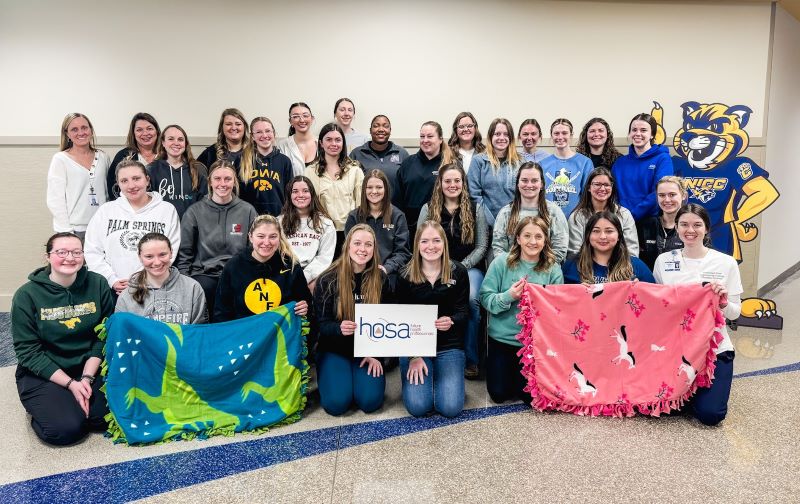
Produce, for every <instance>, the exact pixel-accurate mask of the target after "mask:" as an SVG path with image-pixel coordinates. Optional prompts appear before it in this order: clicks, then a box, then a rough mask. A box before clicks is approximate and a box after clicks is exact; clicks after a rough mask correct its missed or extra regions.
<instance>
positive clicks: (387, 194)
mask: <svg viewBox="0 0 800 504" xmlns="http://www.w3.org/2000/svg"><path fill="white" fill-rule="evenodd" d="M370 179H378V180H380V181H381V183H382V184H383V200H381V216H383V223H384V224H385V225H387V226H388V225H390V224H391V223H392V190H391V188H390V187H389V179H388V178H386V174H385V173H383V172H382V171H380V170H370V171H368V172H367V175H366V177H364V181H363V182H362V183H361V204H360V205H359V206H358V208H357V209H356V220H357V221H358V222H359V223H361V222H367V217H369V216H370V207H369V200H367V183H368V182H369V180H370Z"/></svg>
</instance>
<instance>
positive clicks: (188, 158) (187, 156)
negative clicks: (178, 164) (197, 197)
mask: <svg viewBox="0 0 800 504" xmlns="http://www.w3.org/2000/svg"><path fill="white" fill-rule="evenodd" d="M170 128H175V129H176V130H178V131H180V132H181V135H183V139H184V140H185V141H186V150H185V151H184V152H183V162H184V163H186V164H187V165H189V175H190V176H191V178H192V191H196V190H197V187H198V186H199V185H200V174H199V172H198V170H199V169H200V166H203V163H201V162H199V161H197V160H195V158H194V156H193V155H192V146H191V144H190V143H189V135H187V134H186V130H184V129H183V128H181V127H180V126H178V125H177V124H170V125H169V126H167V127H166V128H164V131H162V132H161V134H160V135H159V136H158V147H157V149H156V159H167V149H165V148H164V139H165V138H166V137H167V130H168V129H170ZM156 129H158V126H157V125H156ZM203 168H205V167H204V166H203ZM209 175H210V174H209Z"/></svg>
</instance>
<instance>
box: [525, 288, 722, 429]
mask: <svg viewBox="0 0 800 504" xmlns="http://www.w3.org/2000/svg"><path fill="white" fill-rule="evenodd" d="M663 300H669V302H668V303H664V302H663ZM718 304H719V296H717V295H716V294H714V293H713V291H712V290H711V288H710V287H709V286H702V285H700V284H696V285H694V284H693V285H688V284H683V285H657V284H647V283H642V282H635V283H634V282H611V283H607V284H604V289H603V295H602V296H593V297H591V299H587V296H586V287H585V286H583V285H548V286H547V288H546V289H545V288H542V287H541V286H538V285H528V286H527V287H526V289H525V291H524V292H523V295H522V298H521V299H520V303H519V307H520V312H519V315H518V318H517V320H518V321H519V324H520V326H521V331H520V333H519V335H518V336H517V339H518V340H519V342H520V343H521V344H522V348H520V351H519V352H518V353H517V355H519V356H520V358H521V364H522V375H523V376H525V378H526V380H527V382H528V383H527V386H526V387H525V390H526V391H528V392H530V394H531V398H532V406H533V407H534V408H535V409H538V410H542V411H546V410H559V411H567V412H571V413H574V414H576V415H590V416H596V415H607V416H615V417H625V416H632V415H634V414H636V413H637V412H638V413H642V414H646V415H653V416H659V415H660V414H663V413H669V412H670V411H671V410H674V409H679V408H681V406H683V405H684V404H685V402H686V400H687V399H689V398H690V397H691V396H692V395H694V393H695V392H696V390H697V388H698V387H708V386H709V385H710V383H711V381H712V380H713V377H714V368H715V362H716V352H715V350H716V349H717V347H718V345H719V342H720V341H721V340H722V336H721V334H720V332H719V330H718V328H719V327H722V326H723V324H724V323H725V319H724V317H723V316H722V314H721V312H720V311H719V309H718V308H717V306H718ZM634 355H635V356H636V358H634ZM622 361H626V363H627V365H626V363H623V362H622ZM677 366H680V367H677ZM684 373H685V376H684Z"/></svg>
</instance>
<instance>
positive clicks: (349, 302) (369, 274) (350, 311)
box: [320, 224, 383, 320]
mask: <svg viewBox="0 0 800 504" xmlns="http://www.w3.org/2000/svg"><path fill="white" fill-rule="evenodd" d="M358 231H365V232H367V233H369V234H370V236H372V242H373V243H374V244H375V246H374V248H373V253H372V259H370V260H369V262H368V263H367V266H366V268H365V269H364V273H363V275H362V277H361V294H362V295H363V296H364V303H367V304H379V303H380V302H381V290H382V288H383V276H382V272H381V270H380V268H379V267H378V266H380V264H381V259H380V253H379V252H378V240H377V239H376V238H375V232H374V231H373V230H372V228H371V227H369V226H368V225H366V224H356V225H355V226H353V227H352V228H351V229H350V232H349V233H347V237H345V239H344V244H342V254H341V255H340V256H339V257H338V259H336V260H335V261H333V264H331V265H330V266H329V267H328V269H326V270H325V272H324V273H323V275H325V274H333V275H336V281H335V282H331V283H330V284H328V291H327V292H326V295H328V296H337V297H338V301H337V303H336V318H338V319H339V320H353V319H354V318H355V316H356V300H355V293H354V291H355V288H356V285H355V272H354V271H353V263H352V261H351V260H350V253H349V250H350V242H351V241H352V240H353V235H354V234H355V233H356V232H358ZM320 276H322V275H320ZM337 288H338V293H337V292H336V291H335V290H334V289H337Z"/></svg>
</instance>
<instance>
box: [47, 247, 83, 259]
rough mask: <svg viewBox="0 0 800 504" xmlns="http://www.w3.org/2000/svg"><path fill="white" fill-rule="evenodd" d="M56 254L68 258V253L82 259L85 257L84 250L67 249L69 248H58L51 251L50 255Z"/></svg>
mask: <svg viewBox="0 0 800 504" xmlns="http://www.w3.org/2000/svg"><path fill="white" fill-rule="evenodd" d="M53 254H55V255H56V256H57V257H59V258H61V259H66V258H67V256H68V255H71V256H72V257H74V258H75V259H80V258H81V257H83V250H67V249H58V250H54V251H52V252H50V255H53Z"/></svg>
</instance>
